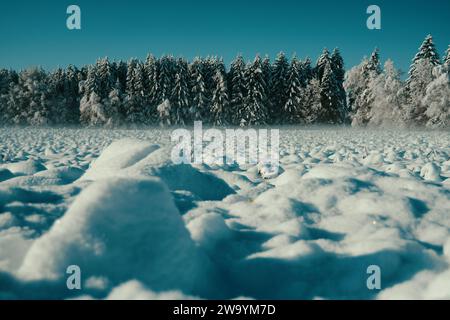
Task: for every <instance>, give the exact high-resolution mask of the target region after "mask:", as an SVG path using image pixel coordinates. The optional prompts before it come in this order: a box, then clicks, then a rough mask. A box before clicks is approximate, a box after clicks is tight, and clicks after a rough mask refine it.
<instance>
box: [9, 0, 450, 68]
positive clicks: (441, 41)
mask: <svg viewBox="0 0 450 320" xmlns="http://www.w3.org/2000/svg"><path fill="white" fill-rule="evenodd" d="M70 4H77V5H79V6H80V7H81V11H82V30H80V31H69V30H68V29H67V28H66V18H67V14H66V8H67V6H68V5H70ZM370 4H376V5H378V6H380V8H381V18H382V29H381V30H369V29H367V27H366V20H367V17H368V15H367V14H366V8H367V7H368V5H370ZM449 21H450V0H428V1H425V0H395V1H392V0H371V1H366V0H343V1H336V0H315V1H301V0H259V1H256V0H226V1H212V0H184V1H181V0H167V1H151V0H147V1H143V0H142V1H139V0H128V1H112V0H111V1H106V0H96V1H93V0H72V1H65V0H53V1H50V0H40V1H23V0H13V1H1V4H0V43H1V45H0V67H6V68H14V69H22V68H26V67H29V66H35V65H40V66H42V67H44V68H46V69H53V68H56V67H58V66H62V67H65V66H67V65H68V64H75V65H77V66H80V65H83V64H89V63H93V62H95V60H96V59H97V58H98V57H104V56H108V57H110V58H111V59H123V60H128V59H129V58H131V57H137V58H144V57H145V56H146V54H147V53H148V52H152V53H153V54H155V55H156V56H160V55H162V54H165V53H169V54H173V55H175V56H183V57H186V58H188V59H192V58H193V57H195V56H198V55H200V56H206V55H218V56H222V57H223V58H224V60H225V61H226V62H227V63H229V62H230V61H231V60H232V59H233V58H234V57H235V56H236V54H237V53H242V54H243V55H244V56H245V57H246V58H253V57H254V56H255V54H257V53H260V54H262V55H264V54H269V55H270V56H271V57H272V58H273V57H274V56H275V55H276V53H277V52H279V51H284V52H285V53H286V54H288V55H289V56H291V54H292V53H296V54H297V55H298V56H300V57H305V56H310V57H311V58H312V59H313V61H315V60H316V58H317V56H318V55H319V54H320V52H321V51H322V49H323V47H328V48H330V49H331V48H333V47H339V48H340V50H341V52H342V54H343V56H344V59H345V63H346V67H350V66H353V65H355V64H357V63H359V61H360V60H361V59H362V57H363V56H364V55H369V54H370V52H371V51H372V50H373V48H374V47H376V46H377V47H379V48H380V51H381V55H382V58H383V59H386V58H388V57H390V58H392V59H393V60H394V62H395V63H396V65H397V66H398V67H400V68H401V69H402V70H403V71H406V70H407V68H408V66H409V64H410V60H411V58H412V57H413V56H414V54H415V53H416V51H417V48H418V47H419V45H420V43H421V42H422V40H423V38H424V37H425V36H426V35H427V34H429V33H431V34H432V35H433V37H434V39H435V43H436V44H437V48H438V49H439V53H440V54H441V55H442V54H443V52H444V51H445V49H446V48H447V46H448V45H449V44H450V22H449Z"/></svg>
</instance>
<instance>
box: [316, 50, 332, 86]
mask: <svg viewBox="0 0 450 320" xmlns="http://www.w3.org/2000/svg"><path fill="white" fill-rule="evenodd" d="M330 63H331V58H330V52H329V51H328V49H327V48H324V49H323V51H322V54H321V55H320V56H319V58H318V59H317V63H316V67H315V69H314V74H315V76H316V79H318V80H319V81H322V78H323V74H324V72H325V68H326V66H327V65H329V64H330Z"/></svg>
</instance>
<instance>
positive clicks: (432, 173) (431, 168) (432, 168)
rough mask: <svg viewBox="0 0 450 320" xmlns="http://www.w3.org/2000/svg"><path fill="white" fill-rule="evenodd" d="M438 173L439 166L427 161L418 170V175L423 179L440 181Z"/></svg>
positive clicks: (439, 170) (439, 171) (439, 172)
mask: <svg viewBox="0 0 450 320" xmlns="http://www.w3.org/2000/svg"><path fill="white" fill-rule="evenodd" d="M440 174H441V168H440V167H439V166H437V165H436V164H435V163H433V162H429V163H427V164H426V165H424V166H423V168H422V169H421V170H420V176H421V177H422V178H423V179H424V180H429V181H436V182H439V181H441V176H440Z"/></svg>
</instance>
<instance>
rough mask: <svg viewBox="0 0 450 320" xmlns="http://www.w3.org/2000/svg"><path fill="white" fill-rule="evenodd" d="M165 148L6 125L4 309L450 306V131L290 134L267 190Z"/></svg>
mask: <svg viewBox="0 0 450 320" xmlns="http://www.w3.org/2000/svg"><path fill="white" fill-rule="evenodd" d="M169 137H170V131H164V130H114V131H108V130H87V129H82V130H75V129H8V128H3V129H0V155H1V159H0V298H3V299H8V298H12V299H14V298H110V299H118V298H119V299H120V298H125V299H168V298H169V299H172V298H173V299H178V298H191V297H192V298H195V297H199V298H227V299H228V298H242V297H248V298H256V299H267V298H269V299H314V298H322V299H345V298H362V299H376V298H378V299H395V298H418V299H427V298H447V299H450V201H449V200H450V189H449V188H450V160H449V156H450V135H449V132H426V131H418V132H406V131H362V130H361V131H360V130H349V129H345V130H344V129H322V130H319V129H292V128H291V129H283V130H281V132H280V140H281V141H280V143H281V145H280V150H281V167H282V174H281V175H279V176H278V177H275V178H272V179H262V178H261V177H260V176H259V174H258V169H257V167H256V166H247V167H243V166H241V167H239V166H216V167H207V166H206V165H202V166H198V165H197V166H190V165H174V164H173V163H172V162H171V161H170V150H171V144H170V139H169ZM69 265H78V266H80V268H81V272H82V283H83V285H82V290H81V291H76V290H75V291H70V290H68V289H67V287H66V278H67V276H68V275H67V274H66V268H67V266H69ZM369 265H378V266H379V267H380V268H381V279H382V283H381V286H382V288H381V290H369V289H368V288H367V286H366V280H367V278H368V276H369V275H368V274H367V273H366V270H367V267H368V266H369Z"/></svg>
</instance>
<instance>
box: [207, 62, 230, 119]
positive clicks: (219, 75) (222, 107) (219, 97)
mask: <svg viewBox="0 0 450 320" xmlns="http://www.w3.org/2000/svg"><path fill="white" fill-rule="evenodd" d="M214 80H215V82H216V88H215V90H214V94H213V97H212V101H211V120H212V121H211V122H212V124H214V125H219V126H221V125H224V124H226V122H227V121H226V117H225V112H226V110H227V109H228V103H229V101H228V88H227V83H226V79H225V74H224V72H222V70H220V69H218V70H217V71H216V75H215V77H214Z"/></svg>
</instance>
